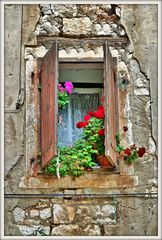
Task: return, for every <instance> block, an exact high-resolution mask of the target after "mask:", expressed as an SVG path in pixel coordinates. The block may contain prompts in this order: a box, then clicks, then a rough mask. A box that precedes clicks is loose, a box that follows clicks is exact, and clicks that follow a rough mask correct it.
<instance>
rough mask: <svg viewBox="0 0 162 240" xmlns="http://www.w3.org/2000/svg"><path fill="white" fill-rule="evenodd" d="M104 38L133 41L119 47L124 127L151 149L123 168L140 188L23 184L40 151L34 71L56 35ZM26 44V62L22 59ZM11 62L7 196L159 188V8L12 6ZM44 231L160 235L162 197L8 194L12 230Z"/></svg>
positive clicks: (91, 52)
mask: <svg viewBox="0 0 162 240" xmlns="http://www.w3.org/2000/svg"><path fill="white" fill-rule="evenodd" d="M148 12H149V16H148V15H147V13H148ZM22 19H23V24H22V22H21V20H22ZM21 24H22V25H21ZM76 26H80V29H81V31H79V32H78V28H77V27H76ZM21 28H22V35H21ZM21 36H22V39H21ZM99 36H100V37H107V38H108V39H110V38H111V39H113V40H115V39H118V40H119V39H123V37H127V38H128V39H129V42H128V44H125V43H123V44H112V46H111V52H112V55H113V56H116V57H117V58H118V84H119V89H120V91H119V101H120V103H121V105H120V108H119V117H120V119H121V121H120V123H121V126H123V124H124V125H128V126H129V129H130V130H129V131H128V133H127V139H126V142H127V143H129V144H131V143H132V142H135V143H136V144H137V145H138V146H140V145H143V146H145V147H147V149H148V154H147V155H146V156H145V157H144V158H143V159H142V160H140V161H139V162H138V163H136V164H134V168H132V167H129V168H128V167H127V166H125V165H124V166H122V171H123V172H124V171H127V174H130V175H132V174H134V175H136V176H138V179H139V181H138V185H137V186H134V187H133V188H127V189H125V190H121V189H97V188H93V189H92V188H85V189H75V190H68V189H64V190H60V191H55V190H53V189H34V191H33V190H32V189H22V188H20V187H19V183H20V181H21V177H22V176H24V174H25V170H26V162H25V161H26V158H29V157H30V156H32V151H33V152H34V146H33V144H35V142H34V141H35V140H34V139H33V137H32V135H31V134H30V133H32V131H34V130H33V129H32V127H31V126H32V124H34V123H35V119H34V118H33V116H34V115H33V114H32V111H33V106H32V101H31V100H32V97H33V96H32V95H31V94H30V92H31V91H32V86H31V85H30V81H31V79H30V74H31V69H32V68H33V64H35V59H36V58H38V57H41V56H44V54H45V53H46V51H47V50H48V49H49V47H50V45H51V39H52V38H54V37H60V38H67V37H68V38H69V37H76V38H77V37H81V38H84V37H99ZM48 39H50V41H48ZM21 41H22V52H21V54H22V55H21V57H22V63H20V43H21ZM24 54H25V56H24ZM59 55H60V57H66V58H68V57H77V58H82V57H83V56H87V57H91V58H95V57H101V56H102V55H103V49H102V46H101V44H100V43H98V45H93V44H92V45H90V44H87V43H84V42H83V43H82V46H81V47H80V46H78V45H77V44H74V43H73V44H71V42H70V41H69V45H67V44H65V45H64V44H62V45H61V47H60V51H59ZM24 58H25V64H24ZM152 63H153V64H152ZM20 64H21V69H20V68H19V66H20ZM5 66H6V67H5V110H6V112H5V173H6V174H5V192H6V193H10V194H12V193H15V194H17V193H30V194H31V193H33V192H34V193H42V194H44V193H49V192H50V193H55V194H67V195H68V194H87V193H90V194H95V193H101V194H103V193H108V194H110V193H116V194H120V193H122V192H124V193H137V192H143V193H148V194H149V193H151V192H156V191H157V156H156V151H157V149H156V146H157V6H156V5H147V6H146V5H132V4H128V5H121V6H118V5H109V4H107V5H75V4H74V5H68V6H67V5H66V6H65V5H53V4H51V5H50V4H46V5H40V6H38V5H24V6H23V14H22V6H21V5H6V7H5ZM26 67H27V68H26ZM25 68H26V70H27V71H26V73H25ZM20 72H21V74H20ZM20 75H21V78H22V80H25V82H24V84H25V88H26V101H25V105H24V106H25V107H24V106H23V107H22V108H20V110H18V111H15V102H16V100H17V96H18V90H19V78H20ZM124 78H126V79H127V80H128V81H129V83H130V84H129V85H128V86H127V87H126V89H125V90H123V89H122V88H121V82H122V79H124ZM152 102H153V103H152ZM25 121H26V123H25ZM30 144H31V145H30ZM26 154H27V155H26ZM96 184H97V183H96ZM92 206H93V208H92ZM83 218H84V224H83V221H82V220H83ZM139 219H141V220H140V221H139ZM123 226H124V227H123ZM41 234H42V235H43V234H47V235H52V236H56V235H59V236H61V235H65V236H67V235H84V236H86V235H89V236H92V235H94V236H112V235H116V236H118V235H119V236H120V235H123V236H124V235H126V236H137V235H142V236H148V235H152V236H154V235H157V199H156V196H155V195H153V196H152V197H150V196H149V195H146V196H145V197H140V196H138V194H137V195H136V196H134V197H133V196H129V197H128V198H121V197H120V196H116V197H115V199H113V198H111V197H107V198H106V199H105V198H103V197H99V198H95V197H93V198H80V197H78V198H75V197H67V198H65V199H63V198H62V197H60V198H58V197H57V198H54V197H53V198H46V199H43V198H40V199H37V198H36V199H31V198H30V199H29V198H25V199H23V198H22V199H21V198H18V197H17V198H16V199H15V198H12V196H11V198H5V235H12V236H14V235H41Z"/></svg>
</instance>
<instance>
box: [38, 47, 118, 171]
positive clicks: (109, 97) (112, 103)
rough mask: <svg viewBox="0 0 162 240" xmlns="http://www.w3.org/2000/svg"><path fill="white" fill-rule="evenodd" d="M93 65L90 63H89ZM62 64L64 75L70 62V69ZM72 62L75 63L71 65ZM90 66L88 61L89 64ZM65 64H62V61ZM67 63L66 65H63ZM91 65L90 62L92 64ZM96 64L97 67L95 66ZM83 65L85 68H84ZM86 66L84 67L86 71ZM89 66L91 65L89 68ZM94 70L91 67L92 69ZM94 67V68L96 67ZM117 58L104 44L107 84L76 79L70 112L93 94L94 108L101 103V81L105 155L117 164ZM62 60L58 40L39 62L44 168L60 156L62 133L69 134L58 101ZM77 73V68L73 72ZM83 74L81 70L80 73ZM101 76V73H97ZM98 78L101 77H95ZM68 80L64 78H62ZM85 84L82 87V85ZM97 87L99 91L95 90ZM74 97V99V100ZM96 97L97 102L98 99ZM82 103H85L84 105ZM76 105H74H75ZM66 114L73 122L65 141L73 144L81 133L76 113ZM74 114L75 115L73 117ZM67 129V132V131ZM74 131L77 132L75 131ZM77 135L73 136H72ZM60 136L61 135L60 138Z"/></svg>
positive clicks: (92, 105) (91, 101) (91, 102)
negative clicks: (76, 126)
mask: <svg viewBox="0 0 162 240" xmlns="http://www.w3.org/2000/svg"><path fill="white" fill-rule="evenodd" d="M89 64H90V63H89ZM65 65H66V64H64V68H63V67H62V70H61V69H60V76H61V74H62V72H61V71H63V70H64V71H65V70H66V71H68V67H67V66H68V65H66V69H65ZM71 65H72V64H71ZM86 65H87V66H88V63H87V64H86ZM60 66H61V64H60ZM62 66H63V65H62ZM74 66H75V67H74V70H75V69H76V67H78V68H79V66H81V63H80V64H78V65H76V64H75V62H74ZM89 66H90V65H89ZM92 66H93V67H92ZM80 68H81V67H80ZM83 69H84V68H83V65H82V70H83ZM87 69H88V68H87ZM90 69H91V70H90ZM90 69H89V73H90V71H92V75H93V74H94V64H91V68H90ZM92 69H93V70H92ZM115 69H116V61H115V59H114V58H112V56H111V53H110V50H109V46H108V43H107V42H106V43H105V44H104V59H103V70H102V71H103V72H102V73H103V83H102V82H101V83H100V82H99V81H98V80H97V82H96V83H94V84H96V85H95V88H94V86H92V85H91V87H90V88H89V86H90V83H91V82H90V81H89V82H88V81H86V82H79V77H78V79H76V82H75V80H74V84H76V86H78V88H77V87H76V92H75V93H74V94H73V95H72V96H71V99H70V104H71V105H72V104H73V103H74V101H73V100H74V99H75V102H76V105H75V106H73V107H71V105H70V104H69V106H68V109H67V111H69V112H70V111H71V112H72V111H73V110H74V109H75V108H77V109H78V105H77V103H80V102H82V103H83V105H84V101H83V100H84V99H85V98H86V97H89V104H90V106H91V107H92V108H93V107H94V108H95V107H96V105H98V102H99V99H100V95H101V94H102V88H101V89H100V84H102V85H103V87H104V96H105V103H104V104H105V106H104V107H105V155H106V156H107V157H108V159H109V161H110V162H111V163H112V164H113V165H114V166H117V156H116V140H115V134H116V131H117V128H118V110H117V90H116V75H115ZM58 71H59V61H58V45H57V42H54V43H53V45H52V47H51V49H50V50H49V51H48V52H47V54H46V55H45V56H44V57H43V58H42V59H41V61H40V62H39V73H40V82H41V151H42V167H45V166H46V165H47V164H48V163H49V161H50V160H51V158H53V157H54V156H55V155H57V144H58V138H59V142H61V141H62V139H63V138H62V134H66V133H67V132H66V131H67V130H65V129H64V128H63V127H61V126H59V127H58V126H57V125H58V114H59V113H58V104H57V84H58V79H59V74H58ZM73 72H75V71H73ZM68 74H71V77H73V76H74V75H73V74H74V73H73V74H72V71H69V72H68ZM80 74H81V72H80ZM96 77H97V75H96ZM95 79H97V78H95ZM64 80H65V79H64V78H63V77H62V81H64ZM81 86H82V87H81ZM94 89H95V91H94ZM73 98H74V99H73ZM94 98H95V101H94ZM82 103H81V104H82ZM73 105H74V104H73ZM83 108H84V109H83V110H84V111H86V107H85V106H84V107H83ZM84 111H82V112H80V113H79V116H78V117H79V118H80V117H82V114H84ZM63 114H64V117H65V118H67V116H71V117H70V119H69V120H68V121H66V122H67V124H69V125H70V128H71V130H70V131H71V132H70V133H68V134H71V135H70V136H71V137H70V139H65V140H64V142H63V143H62V144H73V141H74V140H75V139H77V137H78V132H75V131H74V118H75V117H76V116H74V114H72V113H70V115H68V114H67V112H66V111H64V113H63ZM72 116H73V118H72ZM64 130H65V132H64ZM72 132H73V134H72ZM72 135H73V136H72ZM57 136H58V138H57Z"/></svg>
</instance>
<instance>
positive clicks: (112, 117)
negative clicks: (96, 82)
mask: <svg viewBox="0 0 162 240" xmlns="http://www.w3.org/2000/svg"><path fill="white" fill-rule="evenodd" d="M115 64H116V59H114V58H113V57H112V56H111V53H110V50H109V46H108V43H105V46H104V95H105V106H104V107H105V155H106V156H107V158H108V159H109V161H110V162H111V163H112V164H113V165H114V166H117V153H116V138H115V135H116V132H117V118H118V113H117V89H116V77H115V69H116V66H115Z"/></svg>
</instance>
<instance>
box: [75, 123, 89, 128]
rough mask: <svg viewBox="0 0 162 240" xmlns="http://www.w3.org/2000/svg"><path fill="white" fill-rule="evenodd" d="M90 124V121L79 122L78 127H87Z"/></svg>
mask: <svg viewBox="0 0 162 240" xmlns="http://www.w3.org/2000/svg"><path fill="white" fill-rule="evenodd" d="M87 125H88V122H87V121H86V122H77V124H76V127H77V128H83V127H86V126H87Z"/></svg>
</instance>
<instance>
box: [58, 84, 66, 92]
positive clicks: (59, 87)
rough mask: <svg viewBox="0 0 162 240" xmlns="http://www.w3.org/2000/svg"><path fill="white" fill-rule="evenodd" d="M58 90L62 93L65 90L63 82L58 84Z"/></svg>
mask: <svg viewBox="0 0 162 240" xmlns="http://www.w3.org/2000/svg"><path fill="white" fill-rule="evenodd" d="M58 90H59V91H60V92H62V93H64V91H65V88H63V87H62V85H61V83H59V84H58Z"/></svg>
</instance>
